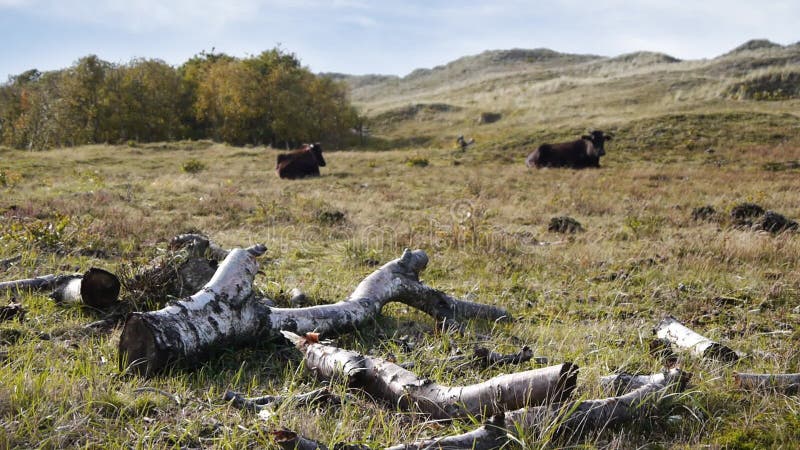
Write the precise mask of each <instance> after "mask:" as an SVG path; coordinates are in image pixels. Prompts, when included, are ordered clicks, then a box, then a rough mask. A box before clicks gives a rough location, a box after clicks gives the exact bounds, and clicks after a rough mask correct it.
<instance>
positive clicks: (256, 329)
mask: <svg viewBox="0 0 800 450" xmlns="http://www.w3.org/2000/svg"><path fill="white" fill-rule="evenodd" d="M265 251H266V247H264V246H263V245H257V246H254V247H251V248H249V249H247V250H243V249H236V250H232V251H231V252H230V253H229V254H228V256H227V258H225V261H224V262H223V263H222V265H220V267H219V269H218V270H217V271H216V273H215V274H214V276H213V277H212V278H211V280H210V281H209V282H208V284H206V286H205V287H203V288H202V289H201V290H199V291H198V292H197V293H196V294H194V295H192V296H191V297H188V298H186V299H183V300H180V301H177V302H175V303H172V304H170V305H168V306H167V307H165V308H163V309H160V310H158V311H151V312H145V313H142V312H134V313H131V314H129V315H128V318H127V319H126V320H125V326H124V328H123V330H122V336H121V337H120V341H119V364H120V369H121V370H126V369H132V370H133V371H134V372H137V373H140V374H144V375H149V374H152V373H155V372H157V371H160V370H162V369H164V368H165V367H167V366H169V365H171V364H173V363H175V362H178V361H180V362H184V363H186V364H195V363H197V362H199V361H201V360H203V359H205V358H206V357H207V356H208V353H209V352H210V351H212V350H214V349H215V348H219V347H221V346H224V345H226V346H234V345H241V344H243V343H247V342H253V341H255V340H257V339H259V338H261V337H262V333H263V332H264V331H266V330H268V328H265V325H266V324H268V323H269V319H268V317H269V307H268V306H267V305H266V304H264V303H262V302H259V301H255V300H253V299H252V298H251V294H252V288H253V278H254V277H255V274H256V272H257V271H258V264H257V263H256V260H255V258H256V256H260V255H262V254H264V252H265Z"/></svg>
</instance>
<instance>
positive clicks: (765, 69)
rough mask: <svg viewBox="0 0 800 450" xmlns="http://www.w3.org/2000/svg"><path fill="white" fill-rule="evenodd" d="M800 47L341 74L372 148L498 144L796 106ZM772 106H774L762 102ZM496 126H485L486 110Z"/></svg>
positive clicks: (517, 54)
mask: <svg viewBox="0 0 800 450" xmlns="http://www.w3.org/2000/svg"><path fill="white" fill-rule="evenodd" d="M798 74H800V45H798V44H794V45H787V46H782V45H779V44H775V43H772V42H769V41H764V40H752V41H748V42H746V43H744V44H742V45H740V46H738V47H736V48H735V49H733V50H731V51H730V52H727V53H725V54H723V55H720V56H718V57H716V58H713V59H704V60H685V61H682V60H679V59H677V58H675V57H672V56H670V55H666V54H663V53H655V52H635V53H629V54H624V55H619V56H615V57H603V56H596V55H580V54H567V53H559V52H556V51H553V50H548V49H534V50H524V49H512V50H493V51H486V52H483V53H481V54H479V55H474V56H466V57H463V58H459V59H457V60H455V61H452V62H450V63H447V64H445V65H441V66H437V67H434V68H432V69H417V70H415V71H413V72H412V73H410V74H409V75H407V76H405V77H396V76H383V75H367V76H347V75H341V74H339V75H336V77H337V78H338V79H341V80H344V81H345V82H347V83H348V84H349V85H350V87H351V97H352V99H353V101H354V103H355V104H356V105H357V106H358V107H359V108H360V109H361V111H362V112H363V113H364V114H365V115H366V116H367V118H368V119H369V122H370V123H369V125H370V128H371V131H372V133H373V134H374V136H375V137H377V138H378V139H377V140H375V141H374V143H375V144H376V145H384V146H386V147H397V146H400V147H402V146H418V145H432V146H450V145H452V140H453V139H455V137H456V136H458V135H460V134H468V135H471V136H476V137H477V138H478V139H479V140H480V141H481V142H484V143H487V142H488V143H491V144H492V145H494V146H497V145H500V144H501V143H502V142H503V141H508V140H509V137H511V136H516V137H518V138H521V139H523V140H524V138H525V136H530V135H532V134H536V133H541V132H544V131H545V130H548V131H553V132H554V134H555V135H563V136H572V135H574V134H575V133H578V132H580V130H585V129H587V128H618V127H627V126H629V124H630V123H631V122H633V121H640V120H646V119H651V118H655V117H660V116H667V115H675V114H695V113H698V114H705V113H718V114H723V115H724V114H728V113H740V112H752V113H768V114H775V113H784V112H785V113H791V114H793V113H794V111H798V110H800V107H799V106H800V103H799V102H798V98H800V92H798V89H796V88H797V86H796V85H797V79H798ZM765 100H769V101H765ZM486 112H492V113H498V114H500V120H499V121H497V122H496V123H492V124H485V123H484V124H481V123H480V120H479V118H480V117H481V114H482V113H486Z"/></svg>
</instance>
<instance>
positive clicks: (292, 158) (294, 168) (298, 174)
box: [275, 143, 325, 180]
mask: <svg viewBox="0 0 800 450" xmlns="http://www.w3.org/2000/svg"><path fill="white" fill-rule="evenodd" d="M320 167H325V158H323V157H322V146H321V145H319V143H316V144H305V145H303V147H302V148H301V149H299V150H295V151H293V152H290V153H283V154H280V155H278V163H277V164H276V165H275V171H276V172H277V173H278V176H279V177H281V178H287V179H290V180H294V179H297V178H305V177H318V176H319V168H320Z"/></svg>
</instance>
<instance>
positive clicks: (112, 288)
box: [0, 267, 120, 308]
mask: <svg viewBox="0 0 800 450" xmlns="http://www.w3.org/2000/svg"><path fill="white" fill-rule="evenodd" d="M48 290H51V291H53V292H52V293H51V294H50V297H51V298H52V299H53V300H55V301H58V302H76V301H82V302H83V303H85V304H87V305H89V306H93V307H96V308H103V307H106V306H110V305H112V304H114V303H116V302H117V299H118V298H119V290H120V282H119V279H118V278H117V277H116V275H114V274H113V273H111V272H108V271H105V270H103V269H97V268H94V267H92V268H91V269H89V270H87V271H86V273H84V274H82V275H81V274H71V275H43V276H41V277H36V278H29V279H26V280H17V281H7V282H4V283H0V293H3V292H11V293H12V294H19V293H20V292H25V291H34V292H42V291H48Z"/></svg>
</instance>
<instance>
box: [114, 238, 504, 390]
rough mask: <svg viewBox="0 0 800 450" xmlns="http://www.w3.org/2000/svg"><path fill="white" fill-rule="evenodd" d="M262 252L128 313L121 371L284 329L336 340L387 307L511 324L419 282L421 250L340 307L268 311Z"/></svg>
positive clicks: (229, 261) (150, 369) (497, 312)
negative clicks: (153, 307)
mask: <svg viewBox="0 0 800 450" xmlns="http://www.w3.org/2000/svg"><path fill="white" fill-rule="evenodd" d="M265 251H266V248H265V247H264V246H263V245H257V246H254V247H251V248H249V249H247V250H242V249H235V250H231V251H230V252H229V253H228V255H227V257H226V258H225V260H224V261H223V262H222V263H221V264H220V266H219V268H218V269H217V271H216V272H215V273H214V276H213V277H212V278H211V280H210V281H209V282H208V283H207V284H206V285H205V286H204V287H203V288H202V289H200V290H199V291H198V292H197V293H196V294H194V295H192V296H191V297H188V298H185V299H183V300H180V301H177V302H174V303H172V304H170V305H168V306H167V307H165V308H163V309H160V310H158V311H151V312H135V313H131V314H130V315H129V316H128V318H127V320H126V321H125V326H124V328H123V331H122V336H121V337H120V343H119V356H120V359H119V362H120V368H121V369H123V370H125V369H126V368H129V367H130V368H131V369H133V370H134V371H135V372H137V373H140V374H151V373H154V372H158V371H160V370H163V369H164V368H165V367H167V366H169V365H171V364H173V363H175V362H178V361H181V362H184V363H187V364H190V365H191V364H195V363H197V362H199V361H202V360H204V359H206V358H207V357H208V354H209V353H210V352H211V351H213V350H214V349H216V348H219V347H222V346H225V347H228V348H230V347H231V346H237V345H243V344H247V343H251V342H255V341H261V340H264V339H269V338H274V337H279V336H280V331H281V330H287V331H291V332H294V333H299V334H304V333H307V332H311V331H316V332H319V333H321V334H323V335H335V334H341V333H345V332H347V331H350V330H353V329H356V328H357V327H358V326H360V325H361V324H363V323H365V322H367V321H369V320H372V319H374V318H375V317H376V316H377V315H378V314H380V311H381V309H382V308H383V307H384V305H386V304H387V303H389V302H392V301H397V302H402V303H405V304H407V305H409V306H412V307H414V308H417V309H419V310H421V311H423V312H425V313H427V314H429V315H430V316H432V317H433V318H434V319H436V320H437V321H438V322H440V323H442V324H445V325H448V326H458V327H462V326H463V323H464V322H467V321H469V320H475V319H479V320H501V319H508V318H509V314H508V312H506V310H505V309H503V308H499V307H495V306H490V305H483V304H480V303H473V302H468V301H463V300H457V299H455V298H452V297H450V296H449V295H447V294H445V293H443V292H440V291H438V290H436V289H433V288H430V287H428V286H426V285H424V284H423V283H421V282H420V281H419V272H420V271H421V270H422V269H424V268H425V266H426V265H427V263H428V257H427V255H426V254H425V252H423V251H421V250H416V251H409V250H406V251H405V252H404V253H403V255H402V256H401V257H400V258H398V259H395V260H393V261H391V262H389V263H387V264H385V265H383V266H382V267H381V268H379V269H378V270H376V271H375V272H373V273H372V274H370V275H369V276H367V277H366V278H365V279H364V280H363V281H362V282H361V283H359V285H358V286H357V287H356V289H355V290H354V291H353V293H352V294H350V296H349V297H348V298H347V299H345V300H343V301H340V302H337V303H334V304H330V305H318V306H311V307H307V308H276V307H270V306H268V305H267V304H266V303H265V302H264V301H261V300H259V299H257V298H255V296H254V295H253V290H252V288H253V278H254V277H255V274H256V272H257V271H258V264H257V263H256V257H257V256H260V255H262V254H263V253H264V252H265Z"/></svg>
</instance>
